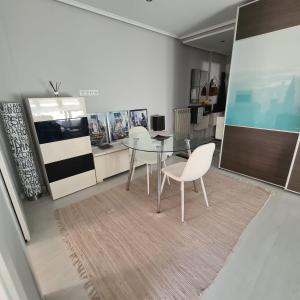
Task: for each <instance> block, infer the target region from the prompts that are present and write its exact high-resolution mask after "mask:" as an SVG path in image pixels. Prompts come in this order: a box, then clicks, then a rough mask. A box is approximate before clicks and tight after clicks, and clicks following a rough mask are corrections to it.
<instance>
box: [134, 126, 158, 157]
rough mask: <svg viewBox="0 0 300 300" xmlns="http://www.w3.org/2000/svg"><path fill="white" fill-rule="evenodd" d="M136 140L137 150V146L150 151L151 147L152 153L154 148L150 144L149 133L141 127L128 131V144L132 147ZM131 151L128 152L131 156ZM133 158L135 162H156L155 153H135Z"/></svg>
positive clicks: (151, 143)
mask: <svg viewBox="0 0 300 300" xmlns="http://www.w3.org/2000/svg"><path fill="white" fill-rule="evenodd" d="M135 139H137V140H136V146H137V149H138V148H139V146H140V147H141V148H143V149H151V148H152V147H153V151H154V150H155V146H154V144H153V142H152V139H151V136H150V133H149V131H148V130H147V129H146V128H145V127H143V126H137V127H133V128H131V129H130V130H129V143H130V144H131V145H134V140H135ZM131 152H132V151H130V154H131ZM135 158H136V160H137V161H141V162H145V163H147V162H152V161H155V160H156V153H155V152H146V151H136V154H135Z"/></svg>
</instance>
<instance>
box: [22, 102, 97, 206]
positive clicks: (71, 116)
mask: <svg viewBox="0 0 300 300" xmlns="http://www.w3.org/2000/svg"><path fill="white" fill-rule="evenodd" d="M27 108H28V110H29V112H30V116H31V119H32V125H33V130H34V133H35V139H36V143H37V145H38V149H39V152H40V156H41V160H42V162H43V171H44V175H45V180H46V183H47V186H48V189H49V192H50V194H51V196H52V198H53V200H55V199H58V198H61V197H63V196H66V195H68V194H71V193H74V192H76V191H79V190H81V189H84V188H86V187H89V186H92V185H94V184H96V175H95V167H94V161H93V154H92V148H91V142H90V136H89V127H88V120H87V116H86V108H85V99H84V98H74V97H63V98H61V97H55V98H30V99H28V100H27Z"/></svg>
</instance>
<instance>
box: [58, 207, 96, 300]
mask: <svg viewBox="0 0 300 300" xmlns="http://www.w3.org/2000/svg"><path fill="white" fill-rule="evenodd" d="M54 216H55V219H56V222H57V226H58V230H59V232H60V234H61V235H62V238H63V241H64V242H65V244H66V248H67V250H68V252H69V253H70V254H69V257H70V258H71V260H72V264H73V266H74V267H76V269H77V273H78V274H79V277H80V279H81V280H82V281H83V287H84V289H85V290H86V291H87V293H88V296H89V298H90V299H91V300H99V299H100V297H99V295H98V293H97V290H96V288H95V287H94V285H93V283H92V281H91V280H90V279H89V276H88V273H87V270H86V268H85V267H84V265H83V263H82V261H81V259H80V258H79V257H78V255H77V254H76V252H75V249H74V247H73V245H72V243H71V242H70V240H69V239H68V232H67V230H66V229H65V227H64V225H63V223H62V220H61V218H60V215H59V211H58V210H56V211H55V212H54Z"/></svg>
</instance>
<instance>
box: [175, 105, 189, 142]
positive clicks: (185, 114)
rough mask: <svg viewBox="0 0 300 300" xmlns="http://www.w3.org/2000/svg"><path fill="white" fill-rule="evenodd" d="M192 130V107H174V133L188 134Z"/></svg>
mask: <svg viewBox="0 0 300 300" xmlns="http://www.w3.org/2000/svg"><path fill="white" fill-rule="evenodd" d="M190 132H191V109H190V108H177V109H174V133H175V134H177V135H183V136H188V135H189V134H190Z"/></svg>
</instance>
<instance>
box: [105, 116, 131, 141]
mask: <svg viewBox="0 0 300 300" xmlns="http://www.w3.org/2000/svg"><path fill="white" fill-rule="evenodd" d="M107 124H108V131H109V137H110V141H111V142H117V141H119V140H122V139H124V138H127V137H128V135H129V114H128V110H121V111H110V112H108V113H107Z"/></svg>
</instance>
